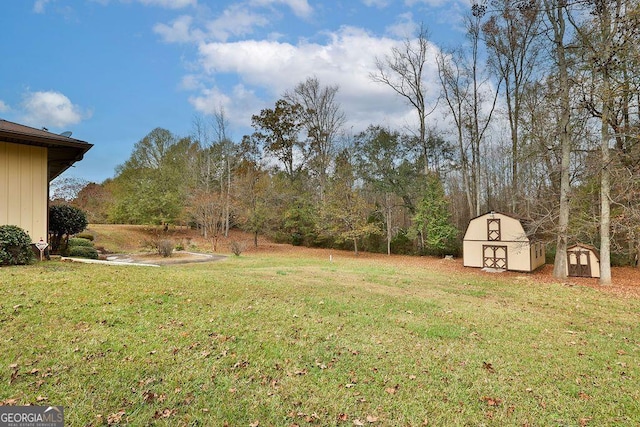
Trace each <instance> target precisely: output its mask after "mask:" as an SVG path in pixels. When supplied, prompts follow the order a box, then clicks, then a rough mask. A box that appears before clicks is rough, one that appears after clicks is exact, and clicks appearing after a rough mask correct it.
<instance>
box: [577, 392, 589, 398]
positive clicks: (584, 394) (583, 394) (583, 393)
mask: <svg viewBox="0 0 640 427" xmlns="http://www.w3.org/2000/svg"><path fill="white" fill-rule="evenodd" d="M578 397H580V399H582V400H589V399H591V396H589V395H588V394H587V393H585V392H583V391H581V392H580V393H578Z"/></svg>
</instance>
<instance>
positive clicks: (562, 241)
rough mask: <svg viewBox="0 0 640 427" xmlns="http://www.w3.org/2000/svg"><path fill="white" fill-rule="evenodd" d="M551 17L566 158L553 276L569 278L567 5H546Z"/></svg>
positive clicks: (569, 153) (563, 152) (569, 189)
mask: <svg viewBox="0 0 640 427" xmlns="http://www.w3.org/2000/svg"><path fill="white" fill-rule="evenodd" d="M546 6H547V13H548V16H549V20H550V21H551V24H552V26H553V32H554V45H555V46H554V47H555V53H556V60H557V65H558V71H559V74H560V108H561V112H560V135H559V137H560V147H561V150H562V160H561V165H560V208H559V212H558V231H557V232H558V237H557V243H556V256H555V261H554V265H553V277H555V278H557V279H566V278H567V272H568V266H567V262H568V261H567V245H568V241H567V240H568V235H567V233H568V227H569V213H570V212H569V192H570V191H571V183H570V180H569V167H570V164H571V132H570V129H569V126H570V124H569V123H570V119H571V104H570V98H569V73H568V71H567V60H566V55H565V53H566V52H565V47H564V33H565V20H564V10H563V6H561V5H560V4H558V3H555V4H553V5H550V4H549V3H547V4H546Z"/></svg>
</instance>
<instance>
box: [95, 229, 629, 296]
mask: <svg viewBox="0 0 640 427" xmlns="http://www.w3.org/2000/svg"><path fill="white" fill-rule="evenodd" d="M89 231H90V232H92V233H94V235H95V236H96V240H95V244H96V246H97V247H100V246H104V248H105V249H106V250H107V251H109V252H116V251H117V252H126V253H127V255H128V256H129V257H131V258H132V259H134V260H135V261H136V262H148V263H161V264H176V263H185V262H202V261H209V260H210V259H203V256H202V255H195V254H189V253H177V254H174V256H173V257H171V258H162V257H160V256H158V255H157V254H154V253H151V252H150V249H149V246H150V244H151V242H152V241H153V240H154V239H158V238H171V239H173V240H174V241H175V242H176V243H179V244H181V245H182V246H183V247H185V248H189V247H193V248H197V252H205V251H206V252H211V253H214V254H216V255H218V254H220V255H222V254H224V255H230V254H231V253H232V251H231V248H230V246H231V244H240V245H241V246H242V247H243V251H242V253H243V254H246V255H250V254H271V255H277V254H282V255H286V256H288V257H296V256H300V257H317V258H324V259H329V257H332V258H334V259H337V257H343V258H356V257H357V258H360V259H373V260H376V262H380V263H385V264H386V263H388V264H390V265H411V266H423V267H425V268H430V269H437V270H439V271H447V272H451V273H452V274H469V273H470V272H474V273H475V274H477V275H480V276H487V277H494V278H495V277H496V276H498V277H501V278H505V279H511V280H529V281H531V282H534V283H535V282H537V283H557V282H558V280H557V279H555V278H554V277H553V265H551V264H548V265H545V266H543V267H542V268H540V269H538V270H536V271H535V272H533V273H519V272H504V273H487V272H484V271H482V270H480V269H473V268H467V267H463V265H462V259H454V260H445V259H441V258H433V257H416V256H404V255H390V256H389V255H385V254H372V253H360V254H359V255H355V254H354V253H353V252H349V251H339V250H335V249H317V248H305V247H301V246H292V245H288V244H278V243H273V242H269V241H267V240H265V239H263V238H259V239H258V247H255V246H254V244H253V237H252V236H251V235H249V234H246V233H242V232H239V231H236V230H234V231H232V232H231V233H230V235H229V237H228V238H224V237H221V238H220V239H218V240H217V241H216V242H213V241H212V240H211V239H204V238H202V237H201V236H199V235H198V233H197V232H196V231H195V230H190V229H187V228H184V227H175V228H171V229H170V230H169V231H168V232H167V233H164V232H162V231H161V230H159V229H154V228H150V227H143V226H133V225H103V224H98V225H91V226H90V228H89ZM214 243H215V250H214ZM145 247H146V250H145ZM194 252H196V250H194ZM612 282H613V283H612V284H611V285H609V286H602V285H600V284H599V283H598V279H592V278H578V277H570V278H568V279H566V280H564V281H563V283H565V284H566V285H567V286H589V287H592V288H594V289H597V290H599V291H602V292H607V293H613V294H617V295H619V296H622V297H634V298H640V269H634V268H630V267H613V268H612Z"/></svg>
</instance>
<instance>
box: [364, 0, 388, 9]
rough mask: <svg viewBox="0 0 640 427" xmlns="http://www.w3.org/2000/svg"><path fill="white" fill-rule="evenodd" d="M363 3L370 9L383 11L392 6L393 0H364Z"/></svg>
mask: <svg viewBox="0 0 640 427" xmlns="http://www.w3.org/2000/svg"><path fill="white" fill-rule="evenodd" d="M362 3H363V4H364V5H365V6H368V7H372V6H375V7H378V8H381V9H382V8H384V7H387V6H389V4H391V0H362Z"/></svg>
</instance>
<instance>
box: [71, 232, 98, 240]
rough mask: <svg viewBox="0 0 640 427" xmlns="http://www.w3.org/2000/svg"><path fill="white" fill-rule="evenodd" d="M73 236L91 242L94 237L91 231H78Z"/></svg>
mask: <svg viewBox="0 0 640 427" xmlns="http://www.w3.org/2000/svg"><path fill="white" fill-rule="evenodd" d="M75 237H79V238H81V239H87V240H90V241H92V242H93V239H95V237H94V236H93V234H91V233H79V234H76V235H75Z"/></svg>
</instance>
